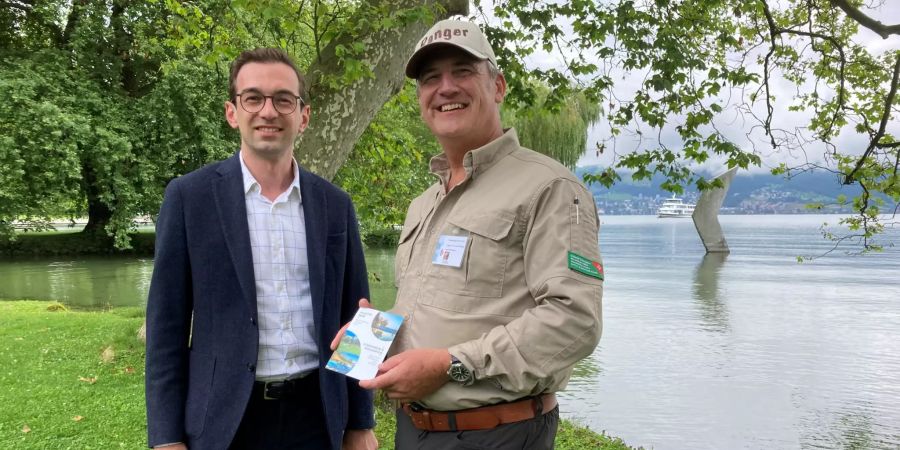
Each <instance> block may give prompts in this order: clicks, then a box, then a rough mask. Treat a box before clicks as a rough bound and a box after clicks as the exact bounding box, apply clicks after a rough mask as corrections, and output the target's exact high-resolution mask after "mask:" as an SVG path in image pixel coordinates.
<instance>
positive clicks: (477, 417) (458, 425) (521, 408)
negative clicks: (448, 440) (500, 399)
mask: <svg viewBox="0 0 900 450" xmlns="http://www.w3.org/2000/svg"><path fill="white" fill-rule="evenodd" d="M556 405H558V402H557V401H556V394H552V393H551V394H542V395H539V396H537V397H529V398H526V399H522V400H518V401H515V402H511V403H501V404H499V405H489V406H482V407H479V408H471V409H460V410H458V411H432V410H430V409H425V408H423V407H421V406H419V405H416V404H414V403H413V404H410V403H404V404H403V411H404V412H405V413H406V414H407V415H408V416H409V417H410V418H411V419H412V422H413V425H415V427H416V428H418V429H420V430H425V431H468V430H489V429H491V428H495V427H497V426H499V425H503V424H507V423H514V422H521V421H523V420H528V419H533V418H535V417H537V416H539V415H541V414H544V413H547V412H549V411H552V410H553V409H554V408H556Z"/></svg>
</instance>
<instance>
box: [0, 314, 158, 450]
mask: <svg viewBox="0 0 900 450" xmlns="http://www.w3.org/2000/svg"><path fill="white" fill-rule="evenodd" d="M49 305H51V303H48V302H25V301H16V302H12V301H0V386H2V388H0V405H3V406H2V407H0V442H3V443H5V444H3V447H4V448H17V449H18V448H21V449H111V448H127V449H138V448H144V447H146V435H145V433H146V432H145V416H144V414H145V413H144V373H143V372H144V351H143V345H142V344H141V343H140V341H138V340H137V339H136V337H135V336H136V332H137V330H138V328H139V327H140V325H141V322H142V320H143V319H142V318H141V315H140V314H138V313H137V312H136V311H135V310H136V309H137V308H123V309H121V310H114V311H111V312H72V311H66V310H60V311H53V312H51V311H48V310H47V308H48V306H49ZM110 347H111V348H112V353H113V354H114V356H113V357H112V358H111V359H109V353H110V352H109V351H107V360H108V362H104V360H103V354H104V350H106V349H107V348H110ZM79 418H80V419H79ZM26 427H27V428H26ZM29 429H30V431H28V432H27V433H26V432H24V431H23V430H29Z"/></svg>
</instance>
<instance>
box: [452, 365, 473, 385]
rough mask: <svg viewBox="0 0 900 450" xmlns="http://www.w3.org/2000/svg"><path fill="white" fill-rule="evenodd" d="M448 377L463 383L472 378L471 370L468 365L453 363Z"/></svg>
mask: <svg viewBox="0 0 900 450" xmlns="http://www.w3.org/2000/svg"><path fill="white" fill-rule="evenodd" d="M450 378H451V379H453V381H456V382H459V383H464V382H466V381H469V380H470V379H471V378H472V372H470V371H469V368H468V367H466V366H464V365H462V364H459V363H457V364H453V365H452V366H450Z"/></svg>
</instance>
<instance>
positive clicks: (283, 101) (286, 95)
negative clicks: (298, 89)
mask: <svg viewBox="0 0 900 450" xmlns="http://www.w3.org/2000/svg"><path fill="white" fill-rule="evenodd" d="M235 97H237V98H238V102H239V103H240V104H241V108H244V111H247V112H248V113H251V114H252V113H258V112H260V111H262V109H263V107H265V106H266V100H268V99H272V106H274V107H275V111H278V113H279V114H284V115H288V114H290V113H292V112H294V111H296V110H297V103H298V102H299V103H300V104H301V105H303V97H300V96H299V95H294V94H292V93H290V92H279V93H277V94H275V95H263V94H262V93H261V92H258V91H244V92H241V93H240V94H237V95H235Z"/></svg>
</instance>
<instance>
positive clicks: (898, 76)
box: [844, 52, 900, 184]
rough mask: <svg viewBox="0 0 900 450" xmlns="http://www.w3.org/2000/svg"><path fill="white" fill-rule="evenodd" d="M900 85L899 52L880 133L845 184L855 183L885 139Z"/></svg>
mask: <svg viewBox="0 0 900 450" xmlns="http://www.w3.org/2000/svg"><path fill="white" fill-rule="evenodd" d="M898 84H900V52H897V61H895V62H894V76H893V78H892V79H891V90H890V92H888V95H887V98H886V99H885V100H884V113H883V114H882V115H881V124H879V126H878V131H877V132H876V133H875V136H872V139H871V140H870V141H869V147H868V148H866V151H865V152H863V154H862V156H860V157H859V160H857V161H856V166H855V167H854V168H853V170H852V171H850V173H848V174H847V177H846V178H844V184H851V183H853V177H854V176H855V175H856V173H857V172H859V170H860V169H861V168H862V166H863V163H865V162H866V159H867V158H868V157H869V155H871V154H872V152H873V151H874V150H875V148H876V147H877V146H878V141H880V140H881V138H883V137H884V133H885V131H886V130H887V123H888V120H890V118H891V107H892V105H893V104H894V97H895V96H896V95H897V85H898Z"/></svg>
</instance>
